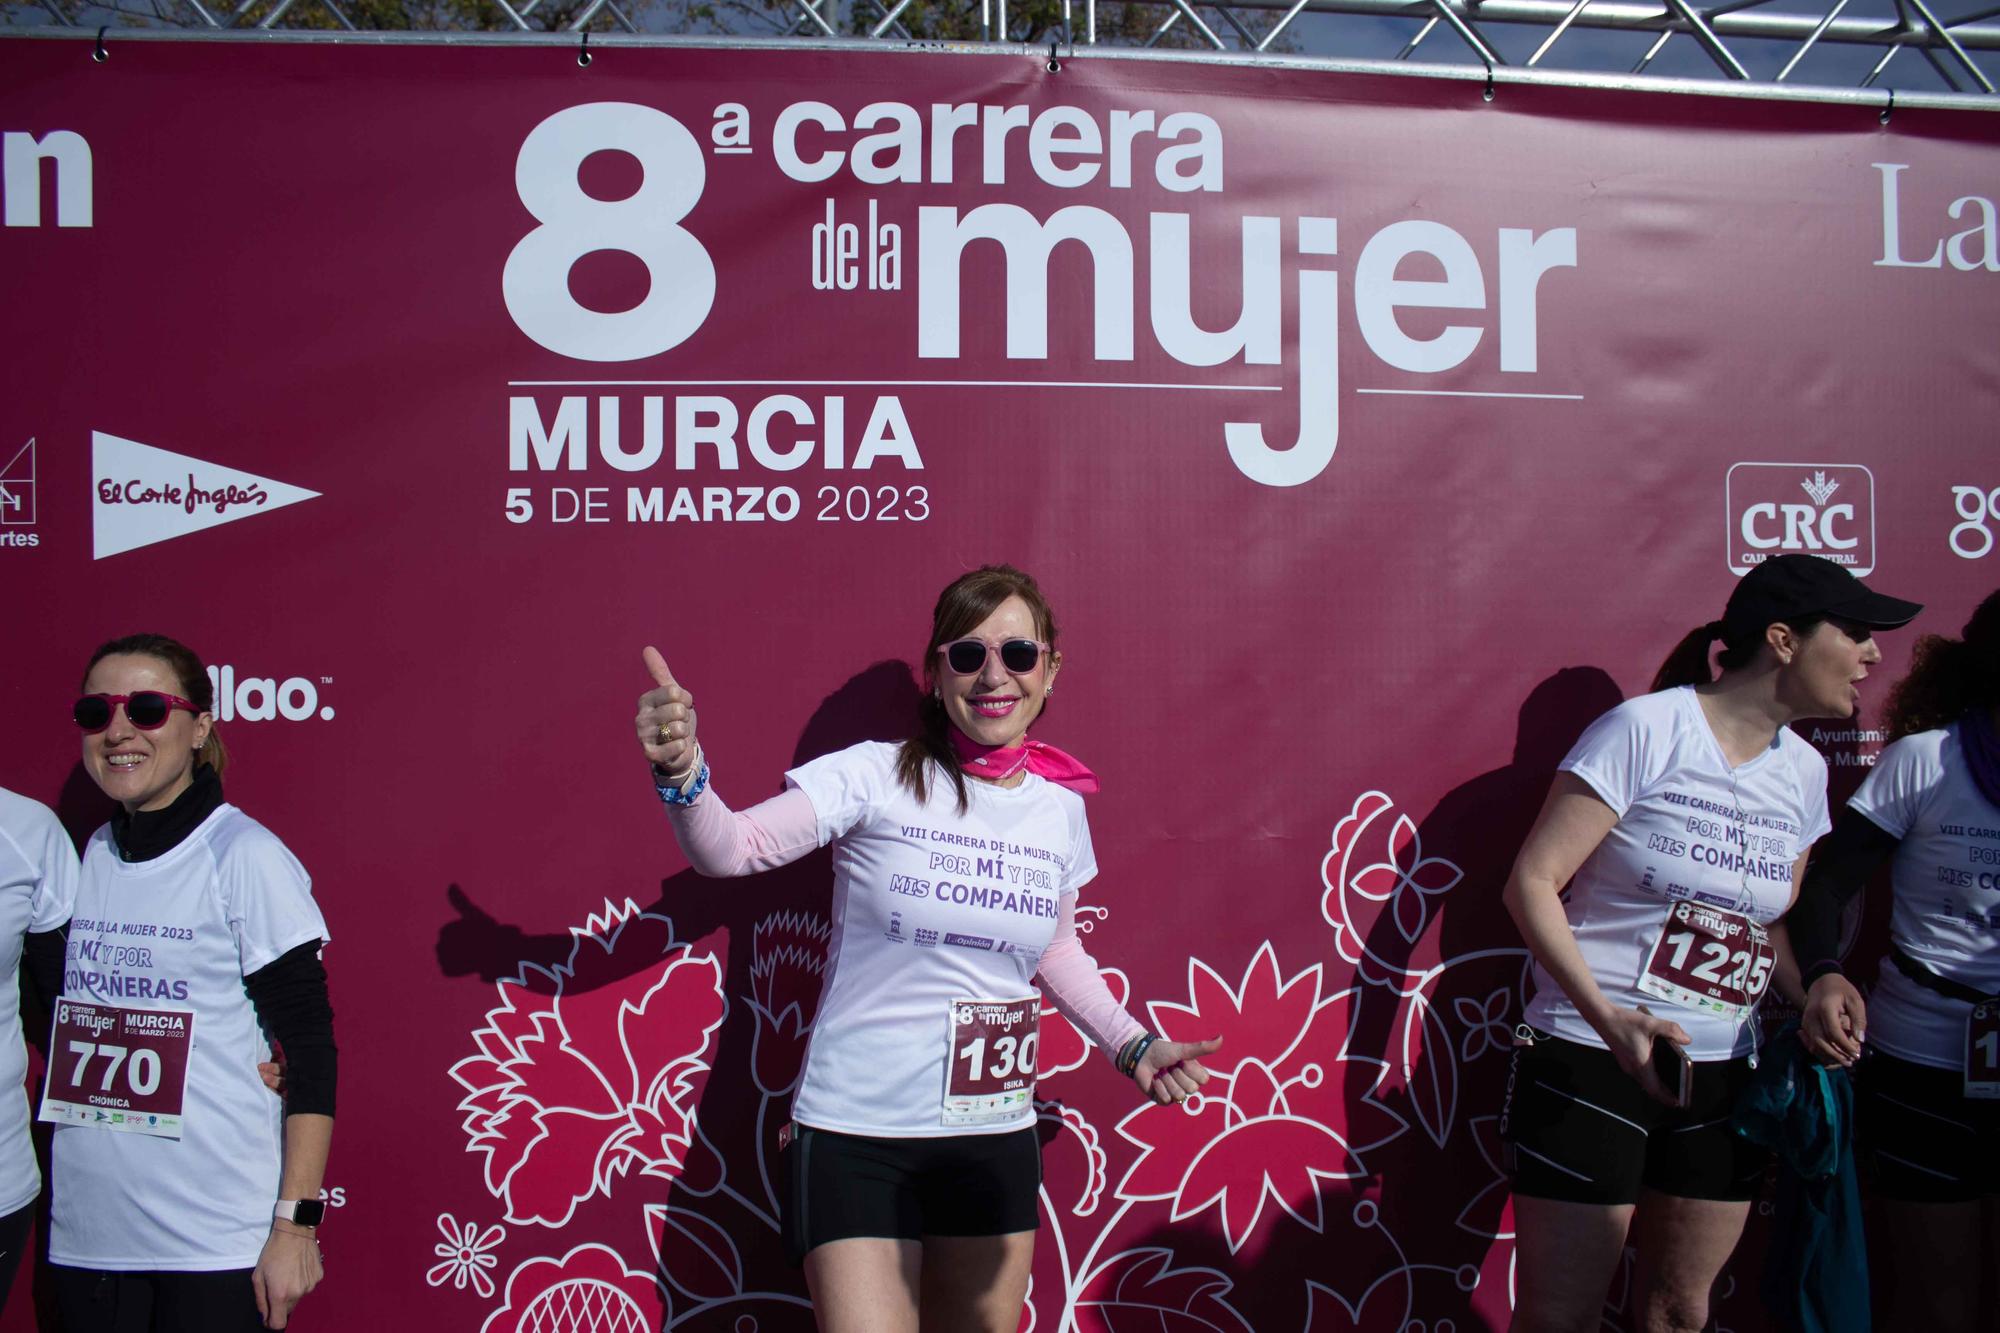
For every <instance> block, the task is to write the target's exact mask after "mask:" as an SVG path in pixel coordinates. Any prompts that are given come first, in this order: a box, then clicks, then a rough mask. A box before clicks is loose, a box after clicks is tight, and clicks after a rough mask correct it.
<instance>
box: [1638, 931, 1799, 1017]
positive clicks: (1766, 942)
mask: <svg viewBox="0 0 2000 1333" xmlns="http://www.w3.org/2000/svg"><path fill="white" fill-rule="evenodd" d="M1776 960H1777V956H1776V955H1775V954H1774V953H1772V951H1771V938H1770V936H1769V935H1767V934H1765V933H1764V928H1763V927H1762V926H1760V925H1758V924H1757V923H1756V922H1755V921H1752V920H1751V919H1750V918H1749V917H1747V916H1743V915H1741V914H1740V913H1737V912H1725V911H1722V910H1721V909H1720V908H1715V907H1708V906H1705V905H1703V904H1701V903H1689V902H1680V903H1675V904H1674V905H1673V906H1672V907H1670V908H1668V909H1667V921H1666V925H1665V926H1664V927H1663V928H1662V929H1661V931H1660V938H1659V939H1658V940H1657V941H1656V942H1655V943H1654V945H1653V952H1652V953H1651V954H1650V955H1649V956H1648V957H1647V959H1646V967H1645V970H1644V971H1643V972H1641V973H1640V974H1639V989H1640V990H1642V991H1644V992H1645V993H1646V994H1648V995H1657V996H1659V997H1660V998H1661V999H1663V1000H1670V1001H1672V1002H1673V1003H1675V1004H1679V1005H1685V1006H1687V1007H1688V1008H1690V1009H1699V1010H1701V1011H1702V1012H1703V1013H1709V1014H1720V1015H1721V1016H1723V1017H1724V1018H1729V1019H1733V1020H1735V1021H1737V1022H1742V1021H1743V1020H1744V1019H1745V1018H1748V1017H1749V1015H1750V1012H1751V1011H1752V1010H1753V1009H1755V1008H1756V1007H1757V1001H1758V1000H1759V999H1761V998H1763V995H1764V988H1765V987H1766V986H1768V985H1770V984H1771V968H1772V965H1773V964H1774V963H1775V962H1776Z"/></svg>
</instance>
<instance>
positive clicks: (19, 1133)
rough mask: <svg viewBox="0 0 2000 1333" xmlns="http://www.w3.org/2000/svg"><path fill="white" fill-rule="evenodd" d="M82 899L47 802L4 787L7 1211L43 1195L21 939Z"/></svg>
mask: <svg viewBox="0 0 2000 1333" xmlns="http://www.w3.org/2000/svg"><path fill="white" fill-rule="evenodd" d="M75 901H76V848H74V847H72V846H70V841H69V834H67V833H65V832H63V826H62V825H61V823H59V822H58V821H57V820H56V817H55V814H54V812H53V811H51V810H50V809H49V808H48V807H47V806H45V805H42V804H41V803H40V802H37V801H31V800H29V799H28V798H27V797H25V796H16V795H15V794H14V793H13V792H11V791H6V790H4V789H0V1214H5V1213H11V1212H14V1211H15V1210H16V1209H20V1208H25V1207H26V1206H27V1205H28V1203H29V1202H30V1201H31V1200H32V1199H33V1198H34V1197H35V1195H36V1194H38V1193H40V1192H41V1188H42V1175H41V1172H40V1171H39V1170H37V1169H36V1167H35V1149H34V1145H33V1144H32V1143H30V1142H29V1139H28V1090H27V1087H26V1085H25V1082H24V1080H25V1079H26V1078H27V1075H28V1046H27V1042H26V1041H25V1040H24V1039H23V1036H22V1032H21V937H22V936H23V935H25V934H27V933H28V932H29V931H44V930H54V929H55V928H56V927H57V926H60V925H61V924H62V923H63V922H65V921H67V920H69V917H70V910H71V907H72V905H73V904H74V903H75Z"/></svg>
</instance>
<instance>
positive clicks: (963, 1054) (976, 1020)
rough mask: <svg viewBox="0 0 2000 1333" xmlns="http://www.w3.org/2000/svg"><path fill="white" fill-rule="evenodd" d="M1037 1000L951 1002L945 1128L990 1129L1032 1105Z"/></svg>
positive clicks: (1039, 1007)
mask: <svg viewBox="0 0 2000 1333" xmlns="http://www.w3.org/2000/svg"><path fill="white" fill-rule="evenodd" d="M1041 1010H1042V1001H1041V997H1040V996H1036V995H1030V996H1029V997H1027V998H1026V999H1024V1000H953V1001H952V1002H951V1013H950V1016H949V1019H948V1022H949V1031H948V1032H947V1034H946V1040H947V1041H948V1042H949V1043H950V1057H949V1059H947V1060H946V1062H945V1076H944V1112H943V1117H942V1118H943V1122H944V1123H945V1124H947V1125H990V1124H994V1123H996V1122H999V1121H1003V1120H1014V1119H1018V1118H1019V1117H1020V1115H1021V1113H1022V1112H1023V1111H1026V1110H1028V1109H1029V1108H1030V1107H1032V1106H1033V1105H1034V1096H1035V1053H1036V1048H1037V1047H1038V1046H1039V1045H1040V1038H1041Z"/></svg>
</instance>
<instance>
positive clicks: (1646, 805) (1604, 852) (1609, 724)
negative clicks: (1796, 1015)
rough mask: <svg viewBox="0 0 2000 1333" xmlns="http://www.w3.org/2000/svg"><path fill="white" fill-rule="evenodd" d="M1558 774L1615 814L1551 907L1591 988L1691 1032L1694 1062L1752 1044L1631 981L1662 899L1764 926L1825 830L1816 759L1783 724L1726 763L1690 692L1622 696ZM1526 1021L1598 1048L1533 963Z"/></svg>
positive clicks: (1786, 900) (1745, 1033)
mask: <svg viewBox="0 0 2000 1333" xmlns="http://www.w3.org/2000/svg"><path fill="white" fill-rule="evenodd" d="M1562 771H1563V772H1565V773H1574V774H1576V775H1577V776H1578V777H1580V778H1582V779H1583V780H1584V781H1585V782H1587V783H1589V784H1590V787H1591V790H1593V791H1595V792H1596V793H1597V794H1598V796H1600V797H1602V798H1603V800H1604V802H1605V804H1607V805H1609V806H1610V807H1611V808H1612V809H1613V810H1614V811H1616V812H1617V814H1618V823H1617V824H1616V825H1615V826H1614V827H1613V828H1612V830H1611V832H1610V833H1608V834H1606V835H1605V837H1604V841H1602V842H1600V843H1599V844H1598V845H1597V849H1596V850H1595V851H1593V852H1592V853H1591V854H1590V856H1589V858H1588V859H1587V860H1585V861H1584V863H1583V865H1582V867H1581V868H1579V869H1578V870H1577V872H1576V878H1574V879H1573V880H1571V881H1570V885H1569V892H1568V895H1567V898H1566V901H1565V903H1564V910H1565V911H1566V912H1567V914H1568V916H1569V924H1570V929H1571V930H1572V931H1574V932H1575V933H1576V943H1577V947H1578V948H1579V949H1580V950H1582V952H1583V960H1584V962H1585V963H1587V964H1588V965H1589V967H1590V974H1591V976H1592V977H1594V978H1595V979H1596V981H1597V984H1598V987H1599V988H1600V989H1601V990H1603V992H1604V996H1605V998H1606V999H1607V1000H1609V1001H1610V1002H1611V1003H1612V1004H1615V1005H1617V1006H1619V1007H1620V1008H1626V1009H1632V1008H1637V1007H1638V1006H1639V1005H1641V1004H1644V1005H1645V1006H1646V1007H1647V1008H1648V1009H1650V1010H1651V1011H1652V1012H1653V1013H1655V1014H1658V1015H1661V1016H1662V1017H1669V1018H1672V1019H1673V1020H1674V1021H1675V1022H1676V1023H1679V1024H1680V1025H1681V1026H1682V1027H1683V1028H1685V1029H1686V1030H1687V1034H1688V1035H1689V1036H1690V1037H1692V1038H1694V1041H1693V1043H1692V1044H1691V1045H1689V1046H1688V1047H1687V1054H1688V1056H1689V1058H1690V1059H1694V1060H1726V1059H1729V1058H1731V1057H1732V1056H1736V1055H1741V1054H1743V1053H1745V1052H1747V1051H1749V1050H1750V1049H1751V1047H1752V1036H1753V1034H1752V1033H1751V1031H1750V1030H1749V1025H1747V1024H1746V1025H1738V1024H1737V1023H1735V1022H1733V1021H1731V1020H1730V1019H1727V1018H1724V1017H1722V1016H1720V1015H1716V1014H1710V1013H1704V1012H1700V1011H1697V1010H1694V1009H1692V1008H1687V1007H1684V1006H1679V1005H1675V1004H1673V1003H1671V1002H1669V1001H1666V1000H1662V999H1660V998H1658V997H1656V996H1652V995H1648V994H1646V993H1645V992H1643V991H1641V990H1640V989H1639V988H1638V983H1639V977H1640V973H1641V971H1642V969H1643V968H1644V967H1645V964H1646V959H1647V957H1648V956H1649V955H1650V954H1651V952H1652V948H1653V945H1654V943H1655V942H1656V941H1657V940H1658V939H1659V937H1660V932H1661V930H1662V929H1663V928H1664V926H1665V925H1666V914H1667V909H1668V905H1669V904H1671V903H1674V902H1678V901H1680V900H1682V899H1690V900H1692V901H1694V902H1697V903H1707V904H1709V905H1711V906H1714V907H1719V908H1722V909H1723V910H1725V911H1730V912H1736V913H1739V914H1741V915H1744V916H1748V917H1750V918H1751V919H1753V920H1755V921H1757V922H1759V923H1761V924H1765V925H1768V924H1769V923H1770V922H1772V921H1775V920H1776V919H1777V918H1778V917H1779V916H1781V915H1783V914H1784V911H1785V908H1786V907H1787V906H1788V905H1790V903H1791V897H1792V866H1793V863H1794V862H1796V861H1797V860H1798V857H1799V854H1800V853H1801V852H1803V851H1805V849H1806V848H1807V847H1809V846H1811V845H1812V844H1813V842H1814V841H1815V840H1817V839H1818V838H1819V837H1820V835H1821V834H1823V833H1825V832H1826V830H1827V828H1828V821H1827V813H1826V761H1825V760H1824V759H1822V758H1821V757H1820V755H1819V752H1818V751H1817V750H1815V749H1813V748H1812V746H1811V745H1809V744H1807V743H1806V742H1805V741H1804V740H1802V739H1801V738H1800V737H1799V736H1798V735H1797V734H1795V733H1794V732H1792V731H1791V730H1790V729H1789V728H1785V727H1780V728H1779V729H1778V734H1777V736H1776V737H1775V738H1774V739H1773V740H1772V742H1771V745H1770V748H1768V749H1767V750H1765V751H1764V752H1763V753H1762V754H1760V755H1758V756H1757V757H1756V758H1755V759H1752V760H1751V761H1750V762H1749V763H1747V764H1743V765H1741V766H1740V767H1738V768H1735V769H1733V770H1732V769H1731V768H1730V767H1729V764H1728V761H1727V760H1725V759H1724V758H1723V755H1722V746H1721V745H1720V744H1719V743H1718V742H1717V741H1716V739H1715V733H1714V732H1713V731H1712V730H1711V729H1710V728H1709V725H1708V719H1707V718H1706V717H1705V716H1704V715H1703V714H1702V711H1701V701H1700V700H1699V699H1698V698H1696V697H1695V692H1694V689H1693V687H1692V686H1682V687H1680V688H1678V689H1671V690H1661V691H1660V692H1658V693H1657V694H1645V695H1641V696H1639V697H1638V698H1636V699H1627V700H1626V701H1625V702H1624V703H1622V704H1620V705H1618V707H1616V708H1614V709H1612V710H1611V711H1610V712H1608V713H1606V714H1605V715H1604V716H1603V717H1600V718H1598V719H1597V721H1595V722H1593V723H1591V724H1590V728H1589V729H1588V730H1587V731H1585V732H1584V733H1583V735H1582V737H1581V738H1579V739H1578V741H1577V743H1576V745H1575V747H1574V748H1572V749H1571V750H1570V752H1569V755H1568V757H1567V758H1565V759H1564V760H1563V761H1562ZM1535 988H1536V989H1535V998H1534V999H1533V1000H1532V1001H1531V1002H1530V1003H1529V1005H1528V1014H1527V1017H1528V1022H1530V1023H1531V1024H1534V1025H1535V1026H1536V1027H1540V1028H1544V1029H1547V1030H1548V1031H1551V1032H1554V1033H1555V1034H1556V1035H1557V1036H1559V1037H1564V1038H1567V1039H1568V1040H1570V1041H1578V1042H1583V1043H1585V1044H1586V1045H1590V1046H1596V1047H1599V1048H1602V1047H1603V1046H1604V1042H1603V1039H1602V1038H1600V1037H1599V1036H1598V1035H1597V1032H1596V1030H1595V1029H1594V1028H1592V1027H1591V1026H1590V1024H1588V1023H1587V1022H1585V1021H1584V1019H1583V1016H1582V1015H1581V1014H1579V1013H1578V1012H1577V1009H1576V1006H1575V1005H1573V1004H1571V1003H1570V1000H1569V997H1568V996H1567V995H1565V994H1564V993H1563V991H1562V988H1561V987H1560V986H1558V985H1557V984H1556V982H1555V980H1554V979H1553V978H1552V977H1550V976H1549V975H1548V973H1547V972H1545V971H1544V970H1543V969H1542V968H1541V967H1540V966H1539V965H1538V966H1537V967H1536V968H1535Z"/></svg>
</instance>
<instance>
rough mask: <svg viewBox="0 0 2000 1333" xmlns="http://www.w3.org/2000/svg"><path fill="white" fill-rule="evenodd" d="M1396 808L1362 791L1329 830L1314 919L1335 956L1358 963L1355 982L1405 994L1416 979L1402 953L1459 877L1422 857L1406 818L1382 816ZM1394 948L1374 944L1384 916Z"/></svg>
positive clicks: (1446, 865)
mask: <svg viewBox="0 0 2000 1333" xmlns="http://www.w3.org/2000/svg"><path fill="white" fill-rule="evenodd" d="M1393 809H1395V803H1394V802H1392V801H1391V800H1390V799H1389V798H1388V797H1387V796H1386V795H1384V794H1383V793H1381V792H1379V791H1371V792H1364V793H1363V794H1362V795H1360V796H1359V797H1357V798H1355V801H1354V805H1353V808H1351V809H1350V810H1349V811H1348V812H1347V814H1346V815H1345V816H1344V817H1343V818H1342V819H1341V821H1340V822H1339V823H1338V824H1337V825H1335V826H1334V830H1333V849H1332V850H1331V851H1329V852H1328V853H1327V854H1326V856H1325V857H1324V858H1323V859H1322V860H1321V861H1320V881H1321V883H1322V884H1323V885H1324V886H1325V892H1324V893H1323V894H1322V895H1321V897H1320V915H1321V916H1323V917H1324V918H1325V919H1326V923H1327V924H1328V925H1330V926H1332V927H1333V936H1334V946H1335V947H1336V948H1337V949H1338V950H1339V951H1340V956H1341V957H1342V958H1344V959H1346V960H1347V961H1348V962H1350V963H1353V964H1355V965H1357V966H1358V967H1359V968H1360V970H1361V979H1362V980H1363V981H1365V982H1368V983H1370V984H1372V985H1377V986H1393V987H1395V988H1396V989H1397V990H1398V991H1401V992H1402V993H1404V994H1408V993H1409V992H1410V991H1411V990H1413V989H1415V987H1416V986H1417V985H1419V984H1420V983H1421V981H1422V977H1423V971H1422V969H1415V970H1413V969H1412V968H1411V966H1410V962H1409V957H1408V949H1409V947H1410V946H1412V945H1414V944H1416V943H1417V941H1418V940H1419V939H1421V938H1422V937H1423V935H1424V932H1425V931H1426V930H1427V929H1428V928H1429V927H1430V925H1431V922H1432V920H1433V919H1434V911H1433V909H1434V907H1436V906H1439V904H1437V903H1435V901H1434V900H1436V899H1438V898H1441V897H1442V896H1443V895H1445V894H1447V893H1449V892H1451V890H1452V889H1454V888H1456V887H1457V886H1458V882H1459V881H1460V880H1461V879H1463V878H1464V872H1463V871H1461V870H1460V869H1459V868H1458V867H1457V866H1456V865H1454V864H1453V863H1452V862H1450V861H1447V860H1445V859H1444V858H1443V857H1440V856H1426V855H1425V854H1424V848H1423V841H1422V839H1421V837H1420V836H1419V834H1418V832H1417V826H1416V824H1415V823H1414V822H1413V821H1412V820H1411V819H1410V817H1409V816H1408V815H1404V814H1398V815H1397V816H1396V817H1395V818H1394V819H1391V820H1386V822H1385V816H1387V815H1388V813H1389V812H1390V811H1391V810H1393ZM1385 911H1386V912H1387V914H1388V918H1389V921H1390V924H1391V925H1392V927H1393V928H1394V930H1395V932H1396V936H1397V940H1398V941H1399V943H1398V944H1397V946H1396V947H1395V949H1394V952H1385V951H1384V947H1383V946H1382V945H1379V944H1377V943H1375V942H1374V932H1375V931H1376V930H1377V927H1378V922H1379V920H1380V918H1381V917H1382V915H1383V913H1384V912H1385Z"/></svg>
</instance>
